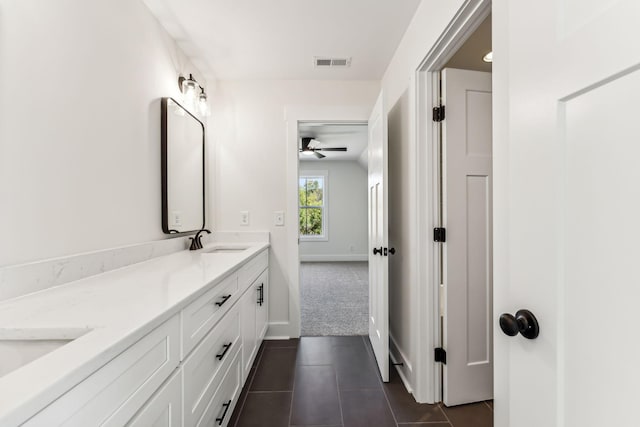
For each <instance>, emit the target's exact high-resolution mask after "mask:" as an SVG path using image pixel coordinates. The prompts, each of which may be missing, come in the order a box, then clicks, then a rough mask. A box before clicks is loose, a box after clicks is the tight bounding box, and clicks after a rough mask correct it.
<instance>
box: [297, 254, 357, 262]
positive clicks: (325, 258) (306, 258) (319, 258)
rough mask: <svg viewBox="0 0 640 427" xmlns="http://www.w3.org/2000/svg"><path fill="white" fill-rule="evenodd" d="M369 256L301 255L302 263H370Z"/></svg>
mask: <svg viewBox="0 0 640 427" xmlns="http://www.w3.org/2000/svg"><path fill="white" fill-rule="evenodd" d="M368 260H369V256H368V255H367V254H345V255H305V254H300V261H301V262H340V261H368Z"/></svg>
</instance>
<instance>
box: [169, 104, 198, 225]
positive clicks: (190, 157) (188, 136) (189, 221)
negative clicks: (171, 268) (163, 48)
mask: <svg viewBox="0 0 640 427" xmlns="http://www.w3.org/2000/svg"><path fill="white" fill-rule="evenodd" d="M160 109H161V124H160V125H161V144H162V150H161V151H162V155H161V157H162V231H164V232H165V233H166V234H171V233H186V232H193V231H197V230H200V229H202V228H204V225H205V200H204V199H205V192H204V184H205V182H204V180H205V175H204V172H205V158H204V154H205V139H204V124H203V123H202V122H201V121H200V120H198V118H197V117H196V116H194V115H193V114H191V113H190V112H189V111H187V109H186V108H184V107H183V106H182V105H180V104H179V103H178V102H177V101H176V100H175V99H173V98H162V102H161V108H160Z"/></svg>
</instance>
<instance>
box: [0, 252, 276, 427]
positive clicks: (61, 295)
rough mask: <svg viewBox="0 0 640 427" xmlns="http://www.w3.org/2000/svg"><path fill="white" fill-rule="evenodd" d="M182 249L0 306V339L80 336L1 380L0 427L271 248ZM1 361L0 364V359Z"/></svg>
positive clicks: (28, 413)
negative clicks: (215, 250)
mask: <svg viewBox="0 0 640 427" xmlns="http://www.w3.org/2000/svg"><path fill="white" fill-rule="evenodd" d="M234 244H235V245H240V244H239V243H232V244H226V243H225V244H223V243H220V242H218V243H213V244H211V245H207V246H205V248H204V249H203V250H199V251H181V252H177V253H174V254H171V255H166V256H162V257H158V258H154V259H152V260H149V261H145V262H142V263H139V264H134V265H131V266H128V267H124V268H121V269H118V270H113V271H110V272H107V273H103V274H100V275H97V276H93V277H89V278H86V279H82V280H78V281H75V282H71V283H68V284H65V285H61V286H57V287H54V288H50V289H47V290H44V291H41V292H37V293H33V294H29V295H25V296H22V297H19V298H15V299H11V300H7V301H3V302H1V303H0V340H2V339H21V338H29V337H34V336H46V337H55V338H56V339H69V338H75V337H78V338H77V339H75V340H73V341H71V342H69V343H68V344H66V345H64V346H62V347H60V348H58V349H57V350H55V351H53V352H51V353H48V354H46V355H45V356H43V357H40V358H39V359H36V360H35V361H33V362H31V363H29V364H27V365H25V366H23V367H21V368H19V369H17V370H15V371H13V372H10V373H8V374H7V375H5V376H3V377H0V426H4V425H16V424H19V423H22V422H24V421H26V419H28V418H29V417H30V416H33V415H34V414H35V413H36V412H38V411H39V410H41V409H42V408H44V407H45V406H46V405H48V404H49V403H51V402H52V401H53V400H55V399H56V398H57V397H59V396H60V395H62V394H63V393H64V392H66V391H67V390H69V389H70V388H72V387H73V386H74V385H76V384H77V383H79V382H81V381H82V380H83V379H84V378H86V377H87V376H89V375H90V374H91V373H93V372H95V371H96V370H97V369H99V368H100V367H101V366H103V365H104V364H105V363H107V362H108V361H109V360H111V359H113V358H114V357H115V356H117V355H118V354H119V353H121V352H122V351H123V350H125V349H126V348H127V347H129V346H130V345H132V344H134V343H135V342H137V341H138V340H140V339H141V338H142V337H143V336H144V335H146V334H147V333H149V332H150V331H151V330H153V329H154V328H155V327H157V326H159V325H160V324H161V323H162V322H164V321H165V320H168V319H169V318H171V317H172V316H174V315H175V314H177V313H178V312H179V311H180V310H181V309H182V308H184V307H185V306H186V305H187V304H188V303H190V302H191V301H193V300H194V299H196V298H197V297H198V296H199V295H201V294H203V293H204V292H206V291H207V290H209V289H211V288H212V287H214V286H215V285H216V284H217V283H219V282H220V281H221V280H222V279H223V278H224V277H225V276H226V275H228V274H229V273H230V272H231V271H233V270H234V269H236V268H237V267H238V266H239V265H241V264H243V263H244V262H246V261H247V260H249V259H251V258H253V257H254V256H255V255H256V254H258V253H259V252H261V251H262V250H263V249H265V248H267V247H268V246H269V243H267V242H259V243H255V242H253V243H242V245H243V246H248V249H246V250H244V251H240V252H234V253H205V252H206V251H207V250H208V249H210V248H213V247H216V246H233V245H234ZM0 360H1V359H0Z"/></svg>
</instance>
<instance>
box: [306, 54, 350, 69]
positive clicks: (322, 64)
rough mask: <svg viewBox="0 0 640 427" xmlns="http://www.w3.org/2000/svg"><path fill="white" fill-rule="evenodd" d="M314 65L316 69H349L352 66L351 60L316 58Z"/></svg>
mask: <svg viewBox="0 0 640 427" xmlns="http://www.w3.org/2000/svg"><path fill="white" fill-rule="evenodd" d="M313 64H314V66H315V67H316V68H329V67H331V68H332V67H343V68H344V67H349V66H351V58H324V57H319V56H316V57H314V58H313Z"/></svg>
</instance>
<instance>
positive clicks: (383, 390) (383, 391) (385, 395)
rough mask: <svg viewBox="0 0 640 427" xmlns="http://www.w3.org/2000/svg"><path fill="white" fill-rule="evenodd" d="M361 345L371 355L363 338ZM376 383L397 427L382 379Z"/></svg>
mask: <svg viewBox="0 0 640 427" xmlns="http://www.w3.org/2000/svg"><path fill="white" fill-rule="evenodd" d="M362 345H364V346H365V349H367V352H369V355H371V353H370V350H369V349H368V348H367V347H368V344H367V342H366V341H365V338H364V336H363V337H362ZM373 358H374V359H375V355H373ZM376 368H377V365H376ZM390 368H391V367H390ZM394 369H395V368H394ZM378 382H379V383H380V388H381V389H382V395H383V396H384V400H385V402H387V407H388V408H389V412H391V417H392V418H393V422H394V423H395V424H396V427H398V419H397V418H396V414H395V412H393V408H392V407H391V402H389V397H388V396H387V392H386V390H385V387H384V381H382V378H378Z"/></svg>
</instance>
